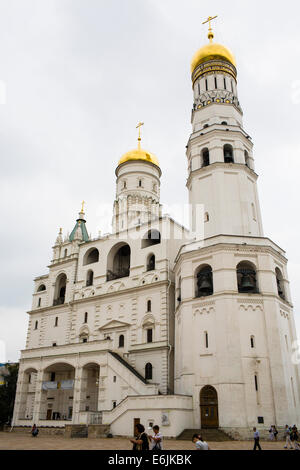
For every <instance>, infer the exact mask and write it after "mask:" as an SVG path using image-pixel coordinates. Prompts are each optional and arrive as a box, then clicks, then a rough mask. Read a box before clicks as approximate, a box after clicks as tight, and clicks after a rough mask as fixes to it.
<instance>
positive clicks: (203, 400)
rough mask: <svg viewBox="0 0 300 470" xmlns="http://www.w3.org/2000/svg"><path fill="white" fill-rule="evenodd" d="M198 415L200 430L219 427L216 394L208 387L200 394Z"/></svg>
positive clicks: (212, 388)
mask: <svg viewBox="0 0 300 470" xmlns="http://www.w3.org/2000/svg"><path fill="white" fill-rule="evenodd" d="M200 413H201V428H202V429H208V428H218V427H219V410H218V394H217V391H216V389H215V388H214V387H211V386H210V385H208V386H206V387H204V388H203V389H202V390H201V392H200Z"/></svg>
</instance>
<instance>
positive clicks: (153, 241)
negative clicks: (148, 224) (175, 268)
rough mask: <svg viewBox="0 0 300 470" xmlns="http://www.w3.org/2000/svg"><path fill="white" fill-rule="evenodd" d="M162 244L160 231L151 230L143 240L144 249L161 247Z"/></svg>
mask: <svg viewBox="0 0 300 470" xmlns="http://www.w3.org/2000/svg"><path fill="white" fill-rule="evenodd" d="M160 242H161V236H160V232H159V231H158V230H149V231H148V232H147V233H146V235H145V236H144V237H143V239H142V248H148V247H149V246H153V245H159V244H160Z"/></svg>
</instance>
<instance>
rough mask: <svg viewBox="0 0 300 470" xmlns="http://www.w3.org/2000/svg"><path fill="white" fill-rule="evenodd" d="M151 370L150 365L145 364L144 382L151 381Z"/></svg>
mask: <svg viewBox="0 0 300 470" xmlns="http://www.w3.org/2000/svg"><path fill="white" fill-rule="evenodd" d="M152 369H153V368H152V364H151V363H150V362H148V364H146V366H145V379H146V380H152V376H153V373H152Z"/></svg>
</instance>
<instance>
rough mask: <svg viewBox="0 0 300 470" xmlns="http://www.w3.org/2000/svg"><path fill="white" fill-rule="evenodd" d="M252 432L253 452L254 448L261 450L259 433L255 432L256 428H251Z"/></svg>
mask: <svg viewBox="0 0 300 470" xmlns="http://www.w3.org/2000/svg"><path fill="white" fill-rule="evenodd" d="M253 432H254V435H253V438H254V447H253V450H256V448H257V447H258V450H261V447H260V443H259V437H260V436H259V432H258V431H257V429H256V428H253Z"/></svg>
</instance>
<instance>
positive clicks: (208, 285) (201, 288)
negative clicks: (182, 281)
mask: <svg viewBox="0 0 300 470" xmlns="http://www.w3.org/2000/svg"><path fill="white" fill-rule="evenodd" d="M196 277H197V283H196V297H208V296H210V295H213V293H214V287H213V273H212V268H211V266H208V265H206V266H203V267H202V268H201V269H200V270H198V272H197V275H196Z"/></svg>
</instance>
